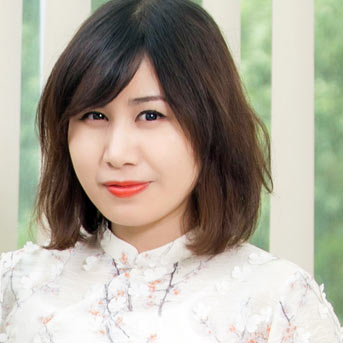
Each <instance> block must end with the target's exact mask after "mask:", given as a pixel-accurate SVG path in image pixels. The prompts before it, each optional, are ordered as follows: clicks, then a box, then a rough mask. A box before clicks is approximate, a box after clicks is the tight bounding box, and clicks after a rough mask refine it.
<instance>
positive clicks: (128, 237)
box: [111, 211, 184, 253]
mask: <svg viewBox="0 0 343 343" xmlns="http://www.w3.org/2000/svg"><path fill="white" fill-rule="evenodd" d="M178 212H179V211H176V212H175V213H174V214H173V215H172V216H171V215H170V214H169V215H168V216H167V217H166V218H162V219H160V220H158V221H156V222H153V223H149V224H146V225H140V226H125V225H119V224H116V223H112V224H111V231H112V232H113V233H114V234H115V235H116V236H117V237H118V238H120V239H122V240H124V241H126V242H128V243H129V244H131V245H133V246H134V247H135V248H136V249H137V250H138V252H139V253H141V252H144V251H148V250H152V249H155V248H158V247H160V246H162V245H165V244H167V243H169V242H171V241H174V240H175V239H177V238H178V237H180V236H182V235H183V234H184V231H183V229H182V222H181V219H182V216H181V215H180V213H178ZM181 213H182V212H181Z"/></svg>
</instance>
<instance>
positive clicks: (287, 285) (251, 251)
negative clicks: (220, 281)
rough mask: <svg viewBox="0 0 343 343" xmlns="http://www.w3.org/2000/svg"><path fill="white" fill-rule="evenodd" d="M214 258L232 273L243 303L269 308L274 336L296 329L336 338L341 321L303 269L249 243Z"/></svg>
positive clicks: (339, 333) (230, 276) (317, 335)
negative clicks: (271, 314)
mask: <svg viewBox="0 0 343 343" xmlns="http://www.w3.org/2000/svg"><path fill="white" fill-rule="evenodd" d="M217 261H218V263H220V264H221V265H222V266H226V268H227V270H228V271H229V273H231V275H229V278H230V279H231V284H233V285H234V288H233V289H232V291H235V292H236V293H235V294H236V295H238V296H237V298H239V296H240V295H242V303H244V301H245V303H247V302H249V303H250V304H251V306H255V309H256V308H257V309H259V308H260V307H261V306H262V305H263V306H266V305H267V306H268V307H269V308H270V309H272V313H273V325H272V328H274V329H273V335H275V336H277V337H278V338H280V337H279V333H280V332H283V331H285V332H286V331H287V330H295V329H296V328H298V329H299V330H300V331H301V330H302V331H303V332H305V333H306V334H310V333H311V337H312V336H313V337H324V336H325V335H326V336H327V337H332V340H331V341H332V342H337V341H339V339H340V337H341V331H340V330H341V329H340V323H339V322H338V319H337V316H336V315H335V313H334V310H333V308H332V306H331V304H330V303H329V302H328V301H327V300H326V295H325V293H324V286H323V285H321V286H319V285H318V284H317V282H316V281H315V280H314V278H313V276H312V275H310V274H309V273H308V272H307V271H305V270H304V269H303V268H301V267H299V266H298V265H296V264H295V263H292V262H290V261H288V260H285V259H282V258H279V257H276V256H274V255H272V254H271V253H269V252H266V251H264V250H262V249H259V248H257V247H256V246H253V245H251V244H248V243H245V244H242V245H241V246H240V247H236V248H234V249H230V250H228V251H225V252H224V253H222V254H220V255H217ZM247 299H248V300H247ZM263 306H262V307H263ZM274 331H275V332H274ZM294 337H295V336H294ZM304 337H305V336H304ZM311 342H312V341H311ZM313 342H317V340H316V339H314V340H313ZM318 342H322V341H320V340H319V341H318Z"/></svg>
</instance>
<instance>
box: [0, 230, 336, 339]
mask: <svg viewBox="0 0 343 343" xmlns="http://www.w3.org/2000/svg"><path fill="white" fill-rule="evenodd" d="M188 239H189V234H186V235H184V236H181V237H179V238H178V239H176V240H175V241H173V242H170V243H168V244H166V245H164V246H162V247H159V248H156V249H153V250H150V251H146V252H143V253H138V251H137V250H136V249H135V248H134V247H133V246H132V245H130V244H129V243H127V242H125V241H123V240H121V239H119V238H118V237H116V236H115V235H114V234H112V233H111V232H110V231H109V230H106V231H105V233H104V235H103V237H102V238H101V239H99V240H98V243H97V244H96V245H94V244H93V245H90V244H89V243H87V244H86V243H77V244H76V246H75V247H74V248H71V249H67V250H64V251H57V250H46V249H43V248H41V247H39V246H38V245H35V244H33V243H31V242H30V243H27V244H26V245H25V247H24V248H23V249H20V250H17V251H14V252H8V253H4V254H2V256H1V260H0V261H1V263H0V268H1V269H0V342H1V343H4V342H6V343H28V342H30V343H31V342H32V343H72V342H73V343H74V342H75V343H81V342H82V343H103V342H104V343H105V342H106V343H117V342H118V343H119V342H132V343H167V342H168V343H169V342H170V343H186V342H189V343H202V342H204V343H205V342H206V343H207V342H208V343H210V342H214V343H215V342H223V343H224V342H225V343H267V342H268V343H340V342H342V329H341V328H340V324H339V322H338V319H337V317H336V316H335V314H334V312H333V309H332V306H331V305H330V304H329V303H328V302H327V301H326V300H325V294H324V293H323V287H322V286H321V287H318V285H317V284H316V282H315V281H314V280H313V278H312V277H311V276H310V275H309V274H308V273H306V272H305V271H304V270H302V269H300V268H299V267H298V266H296V265H294V264H292V263H290V262H288V261H285V260H282V259H279V258H276V257H274V256H272V255H271V254H269V253H267V252H265V251H263V250H261V249H259V248H257V247H255V246H253V245H251V244H248V243H245V244H243V245H241V246H240V247H237V248H234V249H229V250H226V251H225V252H223V253H221V254H219V255H216V256H215V257H212V258H211V257H209V256H202V257H196V256H194V255H192V253H191V252H190V251H189V250H188V249H187V248H186V247H185V243H186V242H187V240H188Z"/></svg>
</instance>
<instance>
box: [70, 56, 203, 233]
mask: <svg viewBox="0 0 343 343" xmlns="http://www.w3.org/2000/svg"><path fill="white" fill-rule="evenodd" d="M181 125H182V123H181ZM68 144H69V151H70V156H71V160H72V163H73V166H74V169H75V172H76V175H77V177H78V179H79V181H80V183H81V185H82V187H83V189H84V190H85V192H86V193H87V195H88V197H89V198H90V200H91V201H92V202H93V203H94V205H95V206H96V207H97V208H98V210H99V211H100V212H101V213H102V214H103V215H104V216H105V217H106V218H107V219H109V220H110V221H111V222H112V223H113V225H112V228H113V226H114V227H116V225H118V226H121V227H138V226H145V227H146V226H149V225H152V224H156V223H158V222H159V221H162V220H163V221H164V222H165V221H166V220H168V218H169V217H170V218H174V219H175V216H181V215H182V214H183V213H184V210H185V209H186V205H187V202H188V200H189V196H190V193H191V191H192V189H193V187H194V184H195V181H196V178H197V176H198V167H197V165H196V162H195V156H194V153H193V151H192V149H191V146H190V144H189V142H188V141H187V139H186V137H185V135H184V133H183V131H182V129H181V127H180V124H179V123H178V121H177V120H176V118H175V116H174V114H173V112H172V111H171V109H170V107H169V105H168V104H167V103H166V102H165V101H164V100H163V93H162V89H161V86H160V84H159V80H158V78H157V76H156V74H155V71H154V68H153V67H152V65H151V64H150V62H149V60H148V59H143V61H142V63H141V65H140V67H139V69H138V71H137V73H136V74H135V76H134V77H133V79H132V80H131V82H130V83H129V84H128V86H127V87H126V88H125V89H124V90H123V91H122V92H121V93H120V94H119V95H118V96H117V97H116V98H115V99H114V100H112V101H111V102H110V103H108V104H107V105H106V106H105V107H102V108H94V109H92V110H91V111H87V112H84V113H79V114H78V115H76V116H74V117H73V118H72V119H71V120H70V122H69V131H68Z"/></svg>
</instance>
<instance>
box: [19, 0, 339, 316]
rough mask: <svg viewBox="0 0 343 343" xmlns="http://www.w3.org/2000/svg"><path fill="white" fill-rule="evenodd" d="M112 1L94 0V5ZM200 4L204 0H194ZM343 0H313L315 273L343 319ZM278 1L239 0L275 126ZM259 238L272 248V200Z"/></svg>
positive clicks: (27, 33) (25, 44)
mask: <svg viewBox="0 0 343 343" xmlns="http://www.w3.org/2000/svg"><path fill="white" fill-rule="evenodd" d="M105 2H106V0H93V1H92V10H93V11H94V10H95V9H96V8H98V7H99V6H100V5H102V4H103V3H105ZM196 2H197V3H199V4H200V5H201V0H198V1H196ZM342 18H343V1H342V0H315V278H316V280H317V282H318V283H319V284H321V283H325V290H326V294H327V298H328V299H329V301H330V302H331V303H332V304H333V305H334V308H335V311H336V313H337V314H338V316H339V319H340V321H341V322H342V321H343V289H342V288H343V287H342V285H343V247H342V245H343V244H342V242H343V113H342V112H343V21H342ZM39 47H40V1H39V0H24V1H23V32H22V93H21V97H22V101H21V123H20V127H21V129H20V130H21V138H20V191H19V193H20V195H19V199H20V200H19V219H18V222H19V224H18V247H22V246H23V245H24V244H25V242H26V241H27V240H34V239H35V237H34V236H33V237H31V236H30V235H29V233H28V224H29V222H30V215H31V210H32V205H33V201H34V194H35V190H36V186H37V183H38V174H39V158H40V156H39V147H38V141H37V135H36V133H35V130H34V120H35V113H36V107H37V103H38V99H39V93H40V79H41V76H40V69H41V67H40V53H41V52H40V48H39ZM271 52H272V0H264V1H263V2H261V1H251V0H242V1H241V64H240V71H241V76H242V79H243V83H244V86H245V88H246V93H247V96H248V98H249V100H250V102H251V104H252V106H253V107H254V108H255V110H256V112H257V113H258V114H259V116H260V117H261V118H262V119H263V120H264V122H265V123H266V125H267V127H268V129H270V113H271ZM252 241H253V243H255V244H256V245H258V246H260V247H261V248H263V249H266V250H268V249H269V198H268V197H267V196H266V195H264V196H263V208H262V214H261V219H260V222H259V227H258V230H257V231H256V233H255V235H254V237H253V239H252Z"/></svg>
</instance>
